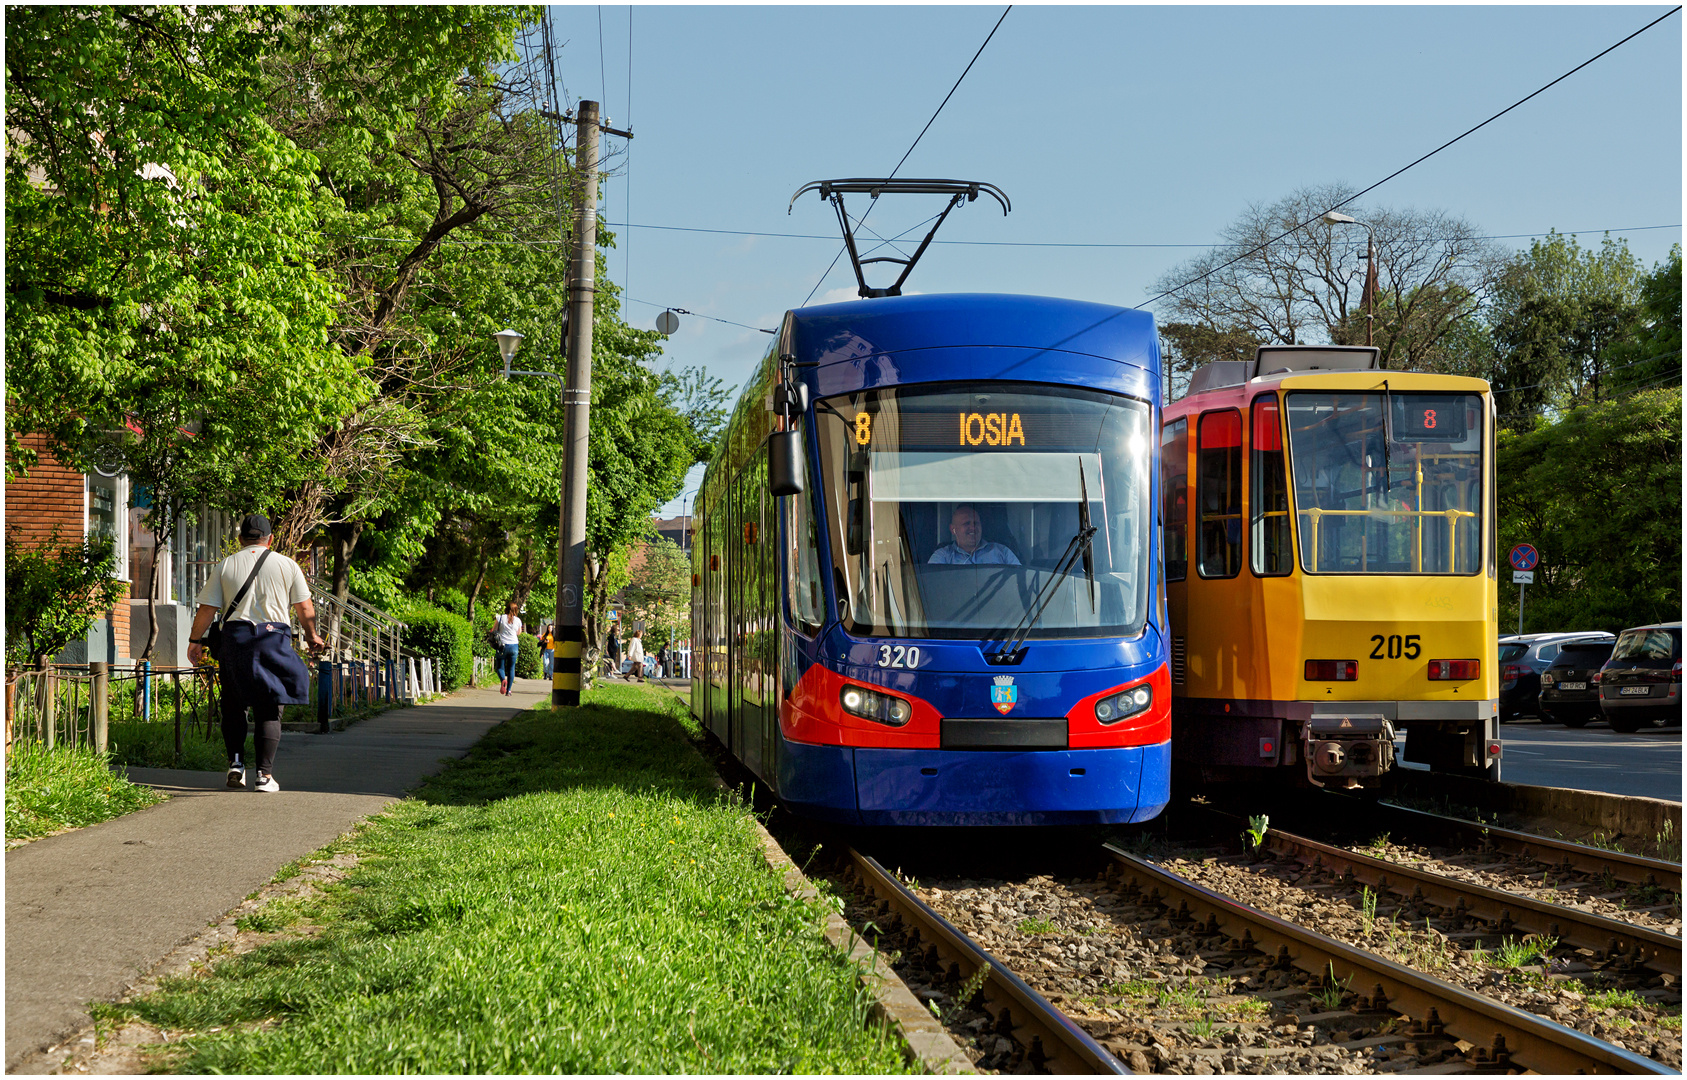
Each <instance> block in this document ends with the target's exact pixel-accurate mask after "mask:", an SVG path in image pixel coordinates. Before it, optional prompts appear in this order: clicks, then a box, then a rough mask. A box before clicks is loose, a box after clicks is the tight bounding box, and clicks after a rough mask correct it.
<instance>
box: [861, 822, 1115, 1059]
mask: <svg viewBox="0 0 1687 1080" xmlns="http://www.w3.org/2000/svg"><path fill="white" fill-rule="evenodd" d="M849 854H850V858H851V859H853V860H854V862H855V867H856V870H857V872H858V874H859V875H860V879H861V882H862V884H864V885H865V886H866V887H867V888H868V889H869V890H871V891H872V892H873V893H874V895H876V896H878V897H879V899H880V900H882V901H883V902H884V903H886V904H888V905H889V906H890V909H891V911H892V912H894V913H895V915H896V916H897V917H899V918H900V919H902V920H905V921H907V922H908V923H909V924H910V929H909V931H908V934H909V946H908V947H909V949H910V950H923V952H924V960H925V962H926V965H927V966H928V967H931V968H933V969H937V970H941V969H942V967H943V966H947V967H948V969H949V978H950V980H951V981H959V982H963V983H965V982H967V980H969V979H971V978H974V977H975V976H976V974H977V972H978V971H979V969H980V968H983V969H985V970H986V971H987V972H988V974H987V975H985V976H984V978H983V982H982V984H981V986H980V987H979V990H978V993H977V995H976V996H975V997H974V998H972V999H970V1000H972V1001H975V1002H979V1003H980V1007H981V1008H983V1010H984V1011H985V1012H987V1013H988V1014H990V1015H991V1016H993V1017H994V1018H995V1020H996V1024H995V1027H994V1028H993V1029H992V1030H994V1031H995V1032H996V1033H997V1034H1000V1035H1008V1036H1010V1037H1011V1038H1013V1039H1014V1040H1015V1041H1017V1042H1018V1043H1019V1044H1020V1045H1021V1046H1023V1047H1024V1048H1025V1059H1026V1061H1027V1062H1028V1063H1029V1064H1030V1065H1031V1066H1032V1068H1033V1069H1034V1070H1035V1071H1038V1072H1050V1073H1057V1074H1062V1073H1103V1074H1113V1075H1129V1074H1130V1070H1129V1069H1127V1068H1126V1067H1125V1065H1124V1063H1123V1062H1121V1061H1120V1060H1119V1059H1118V1058H1116V1057H1114V1056H1113V1055H1112V1054H1111V1053H1109V1052H1108V1051H1107V1049H1106V1048H1105V1047H1103V1046H1102V1045H1101V1044H1100V1043H1098V1042H1096V1041H1095V1039H1094V1038H1092V1037H1091V1036H1090V1034H1089V1033H1088V1032H1086V1031H1085V1030H1084V1029H1083V1028H1081V1027H1079V1026H1078V1025H1077V1024H1076V1023H1074V1022H1073V1020H1072V1019H1071V1017H1069V1016H1067V1015H1066V1014H1065V1013H1063V1012H1061V1011H1060V1010H1059V1009H1057V1008H1055V1007H1054V1006H1053V1005H1052V1004H1050V1003H1049V1001H1048V999H1046V998H1044V997H1043V996H1042V995H1041V994H1039V993H1037V992H1036V991H1035V990H1033V989H1031V988H1030V987H1029V986H1026V985H1025V983H1024V981H1023V980H1021V979H1020V978H1019V976H1017V975H1015V974H1014V973H1013V972H1012V971H1010V970H1009V969H1008V968H1007V967H1006V966H1005V965H1003V964H1002V962H1001V961H999V960H997V959H996V958H995V957H993V956H991V955H990V954H989V953H988V952H986V951H985V950H983V949H982V948H980V947H979V946H978V944H977V943H976V942H974V941H973V940H972V939H971V938H970V937H968V936H967V935H966V934H965V933H963V932H962V931H961V930H959V929H958V928H956V927H955V925H954V924H953V923H951V922H949V920H947V919H945V918H944V917H943V916H941V915H939V914H938V913H937V912H936V911H934V910H932V908H931V907H930V906H929V905H927V904H926V903H925V901H923V900H921V899H920V898H919V897H917V896H915V895H914V894H913V893H912V892H911V891H909V890H908V889H907V888H906V887H905V886H903V884H902V883H901V882H900V881H897V880H896V878H895V877H894V876H892V875H891V874H890V873H889V872H888V871H886V870H885V868H884V867H883V866H880V865H879V864H878V862H877V861H875V860H874V859H873V858H872V857H871V856H868V855H863V854H862V853H861V852H859V851H855V850H854V849H851V851H850V853H849ZM957 1004H963V1005H964V1004H966V1002H957Z"/></svg>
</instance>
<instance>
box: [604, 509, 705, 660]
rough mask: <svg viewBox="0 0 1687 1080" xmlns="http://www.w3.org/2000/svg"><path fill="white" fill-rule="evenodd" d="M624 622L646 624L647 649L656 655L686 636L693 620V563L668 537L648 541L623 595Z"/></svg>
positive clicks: (638, 556) (636, 556) (637, 556)
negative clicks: (637, 621) (658, 650)
mask: <svg viewBox="0 0 1687 1080" xmlns="http://www.w3.org/2000/svg"><path fill="white" fill-rule="evenodd" d="M621 611H622V618H624V619H632V620H643V622H644V625H645V633H644V645H645V648H646V649H647V650H648V651H651V652H654V651H655V650H657V649H660V648H662V647H663V646H664V645H667V644H668V643H670V642H672V641H675V640H677V639H679V638H682V637H685V636H686V626H687V624H688V623H689V622H690V619H691V563H690V562H689V561H688V560H687V559H686V557H685V553H684V552H682V551H681V550H680V546H679V545H678V544H676V543H674V542H673V541H672V540H669V539H668V538H667V537H665V536H657V537H654V538H652V539H649V540H646V541H644V543H643V545H642V546H641V547H640V548H639V549H638V551H637V552H636V553H635V555H634V558H633V560H632V566H631V570H630V580H629V581H628V584H627V587H626V588H625V589H624V590H623V591H622V593H621Z"/></svg>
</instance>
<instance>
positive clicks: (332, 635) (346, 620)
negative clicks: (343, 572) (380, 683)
mask: <svg viewBox="0 0 1687 1080" xmlns="http://www.w3.org/2000/svg"><path fill="white" fill-rule="evenodd" d="M306 581H307V582H309V584H310V594H311V602H312V603H313V604H315V605H316V620H317V625H318V627H319V628H320V629H321V630H322V637H323V639H324V640H325V641H327V642H328V652H329V655H330V656H332V657H333V658H334V659H335V660H364V661H369V662H373V663H376V664H379V663H381V662H382V661H383V660H385V661H398V660H401V659H402V658H403V657H404V655H405V654H404V651H403V645H402V641H403V631H404V629H405V624H404V623H402V622H400V621H399V620H397V619H395V618H393V617H392V616H391V615H389V614H388V613H386V612H385V611H382V610H381V609H380V608H378V607H376V606H375V605H373V604H370V603H366V602H365V601H363V600H359V599H358V598H357V597H355V596H352V595H351V594H349V593H348V594H347V595H346V598H345V600H343V601H342V600H341V599H340V598H339V597H337V596H335V595H334V592H333V590H332V588H330V586H329V584H328V583H327V582H325V581H323V580H322V579H321V578H316V577H311V578H307V579H306Z"/></svg>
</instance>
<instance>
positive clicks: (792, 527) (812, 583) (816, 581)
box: [785, 470, 826, 636]
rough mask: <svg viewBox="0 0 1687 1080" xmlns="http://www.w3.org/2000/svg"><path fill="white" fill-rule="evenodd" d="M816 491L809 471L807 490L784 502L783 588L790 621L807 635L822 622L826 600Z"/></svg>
mask: <svg viewBox="0 0 1687 1080" xmlns="http://www.w3.org/2000/svg"><path fill="white" fill-rule="evenodd" d="M819 490H820V487H819V485H818V484H816V483H815V482H814V476H813V470H810V474H809V482H808V488H807V490H805V491H802V492H799V493H798V494H796V495H792V496H790V497H788V498H787V499H785V502H786V503H788V504H789V511H788V513H787V516H786V518H785V529H786V534H787V541H786V542H787V551H786V555H785V575H786V579H785V587H786V592H787V599H788V602H789V604H790V607H791V618H792V620H793V621H794V622H795V623H796V624H797V627H798V629H800V630H801V631H802V632H803V633H804V634H808V635H810V636H812V635H814V634H816V633H818V632H819V630H820V626H821V624H822V623H824V622H825V621H826V597H825V592H824V589H823V587H822V585H821V583H820V531H819V527H818V525H817V524H816V522H815V515H814V503H813V499H814V497H815V493H816V492H818V491H819Z"/></svg>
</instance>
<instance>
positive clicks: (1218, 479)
mask: <svg viewBox="0 0 1687 1080" xmlns="http://www.w3.org/2000/svg"><path fill="white" fill-rule="evenodd" d="M1195 470H1196V491H1195V496H1196V504H1197V505H1198V506H1199V507H1200V514H1201V531H1200V563H1199V568H1200V571H1201V576H1202V577H1208V578H1226V577H1235V576H1236V574H1237V572H1238V571H1240V570H1241V569H1242V414H1241V413H1240V412H1239V411H1237V410H1236V409H1224V410H1221V411H1218V412H1210V413H1204V414H1203V415H1202V416H1201V432H1200V444H1199V447H1198V449H1197V451H1196V461H1195Z"/></svg>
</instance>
